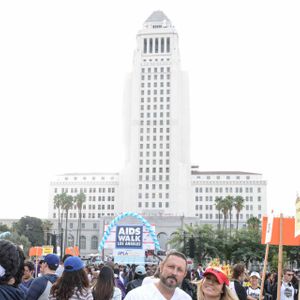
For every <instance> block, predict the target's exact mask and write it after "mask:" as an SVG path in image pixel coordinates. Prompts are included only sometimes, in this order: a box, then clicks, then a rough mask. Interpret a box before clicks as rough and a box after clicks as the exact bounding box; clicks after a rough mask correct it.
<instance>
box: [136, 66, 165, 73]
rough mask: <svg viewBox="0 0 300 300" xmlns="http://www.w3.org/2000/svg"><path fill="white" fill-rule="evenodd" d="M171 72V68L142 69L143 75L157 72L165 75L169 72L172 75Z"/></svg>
mask: <svg viewBox="0 0 300 300" xmlns="http://www.w3.org/2000/svg"><path fill="white" fill-rule="evenodd" d="M170 71H171V68H170V67H160V68H157V67H152V68H151V67H149V68H147V69H146V68H142V69H141V72H142V73H146V72H148V73H157V72H160V73H164V72H167V73H170Z"/></svg>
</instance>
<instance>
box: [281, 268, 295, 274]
mask: <svg viewBox="0 0 300 300" xmlns="http://www.w3.org/2000/svg"><path fill="white" fill-rule="evenodd" d="M287 272H293V271H292V269H289V268H284V269H283V274H286V273H287Z"/></svg>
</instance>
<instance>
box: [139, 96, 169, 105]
mask: <svg viewBox="0 0 300 300" xmlns="http://www.w3.org/2000/svg"><path fill="white" fill-rule="evenodd" d="M151 99H152V100H153V102H154V103H156V102H157V97H147V102H148V103H150V102H151ZM165 100H166V102H170V97H168V96H167V97H165ZM159 101H160V102H164V97H159ZM144 102H145V98H144V97H141V103H144Z"/></svg>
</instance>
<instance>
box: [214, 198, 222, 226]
mask: <svg viewBox="0 0 300 300" xmlns="http://www.w3.org/2000/svg"><path fill="white" fill-rule="evenodd" d="M215 206H216V210H218V219H219V223H218V229H219V230H221V209H222V197H216V198H215Z"/></svg>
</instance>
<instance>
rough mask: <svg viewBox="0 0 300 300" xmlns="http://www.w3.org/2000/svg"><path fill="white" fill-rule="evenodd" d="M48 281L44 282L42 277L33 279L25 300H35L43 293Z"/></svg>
mask: <svg viewBox="0 0 300 300" xmlns="http://www.w3.org/2000/svg"><path fill="white" fill-rule="evenodd" d="M47 282H48V280H44V278H42V277H38V278H35V279H34V280H33V281H32V284H31V285H30V287H29V289H28V292H27V296H26V300H36V299H38V298H39V296H40V295H41V294H42V293H43V291H44V290H45V288H46V286H47Z"/></svg>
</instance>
